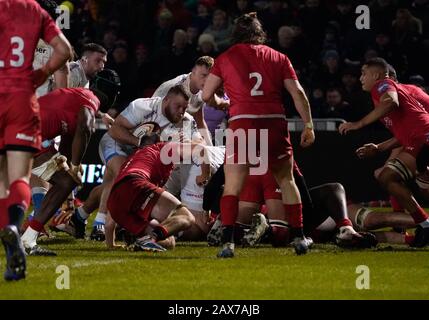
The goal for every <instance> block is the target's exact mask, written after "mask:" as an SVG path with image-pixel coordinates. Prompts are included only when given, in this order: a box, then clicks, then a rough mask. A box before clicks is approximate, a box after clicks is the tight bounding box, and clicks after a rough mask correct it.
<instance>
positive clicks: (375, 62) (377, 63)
mask: <svg viewBox="0 0 429 320" xmlns="http://www.w3.org/2000/svg"><path fill="white" fill-rule="evenodd" d="M363 65H364V66H367V67H378V68H380V69H382V70H383V72H384V73H385V74H388V73H389V64H388V63H387V61H386V60H384V59H383V58H380V57H377V58H372V59H369V60H368V61H366V62H365V63H364V64H363Z"/></svg>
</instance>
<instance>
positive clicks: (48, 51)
mask: <svg viewBox="0 0 429 320" xmlns="http://www.w3.org/2000/svg"><path fill="white" fill-rule="evenodd" d="M53 52H54V49H53V48H52V47H51V46H50V45H49V44H47V43H46V42H45V41H43V40H42V39H39V42H38V43H37V47H36V51H35V52H34V60H33V69H34V70H36V69H40V68H41V67H43V66H44V65H45V64H46V62H48V60H49V58H50V57H51V56H52V53H53ZM53 88H54V76H53V75H50V76H49V78H48V79H47V80H46V81H45V83H44V84H42V85H41V86H40V87H38V88H37V89H36V96H37V97H41V96H44V95H45V94H47V93H49V92H51V91H52V89H53Z"/></svg>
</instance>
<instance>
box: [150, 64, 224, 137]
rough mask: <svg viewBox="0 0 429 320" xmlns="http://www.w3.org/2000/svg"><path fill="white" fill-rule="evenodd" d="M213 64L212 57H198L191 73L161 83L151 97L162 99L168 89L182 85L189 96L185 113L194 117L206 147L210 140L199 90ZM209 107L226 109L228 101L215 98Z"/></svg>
mask: <svg viewBox="0 0 429 320" xmlns="http://www.w3.org/2000/svg"><path fill="white" fill-rule="evenodd" d="M213 64H214V59H213V58H212V57H209V56H202V57H199V58H198V59H197V60H196V61H195V65H194V67H193V68H192V72H190V73H187V74H182V75H180V76H177V77H176V78H174V79H171V80H168V81H166V82H164V83H162V84H161V85H160V86H159V87H158V89H156V91H155V92H154V94H153V97H161V98H164V97H165V96H166V95H167V92H168V90H170V88H172V87H173V86H176V85H183V86H184V87H185V88H186V89H187V90H188V91H189V92H190V95H191V96H190V99H189V103H188V108H187V109H186V112H188V113H189V114H190V115H192V116H193V117H194V119H195V122H196V124H197V128H198V130H199V131H200V132H201V134H202V135H203V137H204V140H205V141H206V143H207V145H212V139H211V137H210V133H209V131H208V128H207V124H206V122H205V121H204V110H203V105H204V101H203V100H202V98H201V93H202V91H201V90H202V89H203V87H204V83H205V82H206V78H207V76H208V74H209V73H210V69H211V68H212V67H213ZM211 105H212V106H213V107H216V108H220V109H226V108H227V107H228V106H229V101H227V100H224V99H222V98H219V97H218V96H215V97H214V99H213V101H211Z"/></svg>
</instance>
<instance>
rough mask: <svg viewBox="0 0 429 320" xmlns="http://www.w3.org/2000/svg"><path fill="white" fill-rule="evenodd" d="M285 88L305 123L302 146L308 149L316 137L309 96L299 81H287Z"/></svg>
mask: <svg viewBox="0 0 429 320" xmlns="http://www.w3.org/2000/svg"><path fill="white" fill-rule="evenodd" d="M284 86H285V88H286V90H287V91H288V92H289V93H290V95H291V96H292V99H293V102H294V104H295V108H296V110H297V111H298V113H299V115H300V116H301V119H302V121H304V123H305V126H304V131H303V132H302V134H301V146H302V147H308V146H310V145H312V144H313V143H314V139H315V135H314V129H313V119H312V117H311V109H310V103H309V102H308V98H307V95H306V94H305V91H304V88H303V87H302V86H301V84H300V83H299V81H298V80H293V79H285V80H284Z"/></svg>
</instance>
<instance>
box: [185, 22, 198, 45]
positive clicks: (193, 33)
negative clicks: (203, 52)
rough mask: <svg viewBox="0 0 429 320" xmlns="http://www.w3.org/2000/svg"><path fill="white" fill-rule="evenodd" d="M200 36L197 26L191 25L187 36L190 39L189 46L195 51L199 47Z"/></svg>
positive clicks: (187, 30) (187, 29)
mask: <svg viewBox="0 0 429 320" xmlns="http://www.w3.org/2000/svg"><path fill="white" fill-rule="evenodd" d="M199 34H200V32H199V30H198V27H197V26H196V25H191V26H189V27H188V28H186V35H187V38H188V45H189V46H190V47H191V48H192V49H193V50H197V47H198V35H199Z"/></svg>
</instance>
